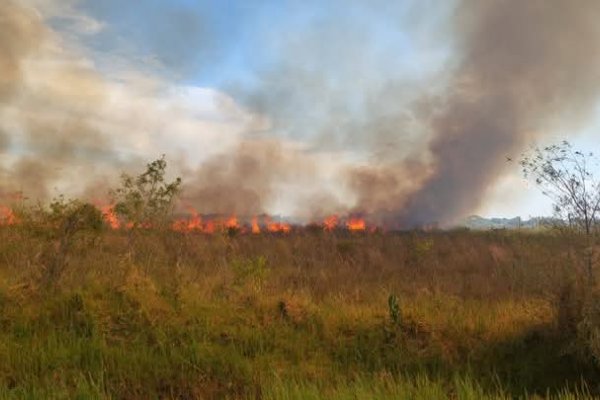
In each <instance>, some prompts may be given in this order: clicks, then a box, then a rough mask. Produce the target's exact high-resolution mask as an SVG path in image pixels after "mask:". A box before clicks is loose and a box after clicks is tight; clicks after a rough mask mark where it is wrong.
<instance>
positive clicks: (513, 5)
mask: <svg viewBox="0 0 600 400" xmlns="http://www.w3.org/2000/svg"><path fill="white" fill-rule="evenodd" d="M59 3H60V4H61V6H60V7H59V6H58V4H59ZM95 3H96V2H94V3H93V4H95ZM113 3H114V4H113ZM388 3H389V2H375V4H371V5H367V4H366V3H365V2H360V1H343V2H342V1H336V0H334V1H331V2H328V4H327V5H322V4H321V2H311V1H309V2H294V1H291V2H288V3H286V6H287V7H290V9H291V11H289V10H288V11H289V14H290V15H299V16H302V17H298V18H297V19H295V20H293V21H291V22H290V21H288V20H281V21H279V20H275V19H273V20H269V21H270V24H271V25H270V27H271V28H272V29H270V30H269V31H271V30H272V31H275V32H279V33H285V34H278V35H267V34H263V35H255V36H252V38H249V39H247V40H248V41H247V42H246V43H245V44H246V45H247V46H249V48H252V49H253V51H254V50H255V51H256V55H257V57H263V58H265V60H263V62H261V63H251V64H250V65H249V66H248V69H249V70H248V71H245V72H246V74H248V75H251V76H252V79H250V81H235V82H234V81H228V82H227V84H223V85H221V87H219V88H217V89H206V88H204V89H202V88H197V87H192V86H186V85H184V84H181V83H178V80H177V79H179V78H180V77H181V76H182V75H186V74H190V73H192V72H193V71H203V70H206V69H207V68H208V70H215V69H218V68H216V67H215V66H207V65H203V63H207V64H208V63H210V62H211V61H212V62H214V63H215V64H218V61H219V60H221V59H223V58H227V57H225V56H224V52H225V50H224V49H220V48H219V46H218V43H216V42H215V41H214V40H213V39H214V38H213V37H212V36H211V35H213V34H216V32H217V31H218V29H214V27H211V26H209V25H208V24H209V23H210V22H209V21H210V18H206V16H204V15H203V14H202V13H198V12H197V11H194V13H192V12H191V11H190V12H187V11H186V9H185V7H184V6H181V7H183V8H177V7H176V8H175V9H174V10H173V12H167V13H163V12H161V10H160V9H157V8H156V7H154V8H152V9H150V10H149V11H148V12H150V13H151V21H155V22H153V23H152V24H151V25H155V26H157V27H159V28H160V29H158V32H160V33H159V34H156V35H150V34H148V32H150V31H148V32H146V31H147V29H146V28H145V27H142V28H140V29H139V30H137V31H136V32H135V34H133V36H134V37H137V36H144V37H146V36H147V34H148V35H149V37H150V39H149V40H150V41H149V42H148V43H147V45H146V46H145V47H144V48H142V49H141V50H140V53H141V54H142V55H143V56H144V62H142V63H140V64H139V65H136V64H135V62H134V60H133V58H135V57H136V56H132V57H131V58H132V59H130V60H126V59H127V54H128V51H130V50H131V49H134V48H135V45H132V44H129V45H127V44H123V42H122V41H123V40H124V39H126V38H124V37H123V36H122V35H120V36H119V37H118V40H119V41H120V42H119V43H117V44H115V43H113V42H111V41H110V39H109V38H110V37H111V36H110V34H108V33H107V32H105V31H106V30H107V29H109V28H110V24H109V22H107V21H105V20H103V19H102V18H107V19H110V18H112V20H114V21H116V23H117V25H118V24H120V25H119V26H120V27H121V28H123V27H128V26H130V22H131V21H132V20H131V18H132V16H135V15H137V11H138V10H137V8H136V7H134V8H131V7H127V8H124V9H123V10H122V12H121V14H119V6H118V4H120V3H118V4H117V2H103V3H102V5H96V6H90V5H89V4H88V6H89V7H91V8H89V9H88V11H89V12H90V13H92V14H90V15H87V14H86V13H84V12H83V11H81V10H80V9H78V8H77V6H76V4H78V3H77V2H66V3H65V2H62V3H61V2H56V5H55V4H54V2H53V0H35V1H34V0H30V1H27V2H24V1H16V0H5V1H2V2H1V3H0V22H1V23H0V202H2V201H3V199H2V195H3V194H8V193H13V192H17V191H23V192H24V193H25V194H26V195H27V196H28V197H31V198H34V199H39V200H46V199H48V198H50V197H52V196H53V195H56V194H58V193H64V192H67V193H72V194H74V195H79V196H84V197H87V198H89V199H94V198H97V197H100V196H102V194H103V193H106V192H107V189H108V187H109V186H111V185H114V184H115V183H116V181H117V177H118V175H119V172H120V171H122V170H125V171H127V172H129V173H135V172H137V171H139V169H140V167H141V166H143V165H144V164H145V163H146V162H148V161H149V160H151V159H153V158H156V157H158V156H159V155H161V154H163V153H164V154H166V158H167V161H169V162H170V166H171V168H173V167H174V171H173V173H174V174H177V175H181V176H182V178H183V180H184V185H185V186H184V193H183V200H182V204H184V205H186V206H191V207H194V208H196V209H197V210H198V211H200V212H203V213H222V214H230V213H236V214H240V215H250V214H259V213H263V212H266V213H273V212H277V213H281V214H286V215H289V216H293V217H296V218H297V219H299V220H310V219H316V218H321V217H322V216H325V215H327V214H329V213H350V214H352V213H360V214H364V215H365V216H367V218H368V219H371V220H373V221H374V222H377V223H381V224H385V225H388V226H394V227H411V226H415V225H420V224H426V223H430V222H439V223H440V224H450V223H452V222H453V221H455V220H456V219H458V218H461V217H463V216H465V215H467V214H469V213H472V212H473V211H475V210H476V209H477V208H478V207H479V206H480V205H481V204H482V202H483V201H484V200H485V198H486V194H487V193H488V192H489V189H490V188H491V187H492V186H493V185H494V184H495V183H496V182H497V180H498V179H499V178H501V177H502V176H503V174H505V172H506V167H507V165H506V162H505V156H506V155H514V154H517V153H519V152H520V151H521V149H523V148H524V147H525V146H526V145H528V144H529V143H530V142H531V141H532V140H533V139H535V138H538V137H540V136H541V135H544V134H546V133H559V134H560V133H563V132H566V134H570V133H571V131H573V130H576V129H578V128H580V127H581V125H583V124H585V122H586V121H587V120H588V117H589V116H590V115H591V113H592V111H593V109H594V108H595V105H596V102H597V98H598V91H599V89H600V73H599V72H598V71H600V51H598V50H599V49H598V48H597V47H598V45H597V43H600V41H599V39H600V25H598V24H597V21H598V20H599V17H600V3H598V2H597V1H595V0H573V1H571V2H569V3H568V4H566V3H564V4H560V2H548V1H544V0H530V1H527V2H523V1H519V0H500V1H495V0H459V1H457V2H456V3H451V2H433V1H432V2H430V3H429V2H426V4H424V2H422V1H418V2H417V1H414V2H411V1H408V2H404V3H402V4H401V5H400V2H399V4H397V5H390V4H388ZM441 3H443V4H441ZM26 4H29V6H27V5H26ZM86 4H87V3H86ZM34 5H35V6H34ZM307 9H310V10H312V11H311V12H307V11H306V10H307ZM256 10H264V9H263V8H257V9H256ZM248 12H250V11H248ZM254 12H262V11H254ZM115 15H116V16H117V17H119V18H116V17H115ZM251 15H252V18H254V17H257V16H256V15H254V14H251ZM48 16H50V17H52V18H54V19H53V20H52V23H50V22H51V21H49V20H48V18H49V17H48ZM109 17H110V18H109ZM56 18H58V20H57V19H56ZM97 18H100V19H97ZM115 18H116V19H115ZM265 18H266V17H264V16H262V17H261V18H259V20H261V21H265ZM369 18H370V19H369ZM134 20H135V18H134ZM56 21H59V22H60V23H64V24H68V23H71V24H72V26H71V27H70V28H69V29H63V30H57V29H56V26H55V25H56ZM69 21H70V22H69ZM178 21H180V22H181V21H183V22H181V23H178ZM367 21H371V22H367ZM373 21H376V22H377V23H373ZM117 28H118V27H117ZM238 29H240V31H239V32H242V33H243V30H241V28H238ZM117 30H118V29H117ZM236 32H238V31H236ZM239 32H238V33H239ZM136 35H137V36H136ZM198 36H202V41H201V42H202V43H201V44H200V45H198V46H196V43H197V41H198V40H197V37H198ZM112 44H114V45H115V47H117V48H118V49H117V51H115V52H112V53H111V52H110V51H108V50H106V49H107V48H110V47H111V45H112ZM195 46H196V47H195ZM131 51H132V52H133V53H132V54H137V56H140V53H135V52H134V51H133V50H131ZM95 52H96V53H95ZM150 53H152V54H154V55H156V59H155V60H151V61H148V59H147V58H149V59H152V55H151V54H150ZM147 56H148V57H147ZM211 57H212V59H211ZM140 58H142V57H140ZM207 58H208V59H209V60H205V59H207ZM124 60H126V61H124ZM110 65H113V67H112V68H113V69H112V70H110V71H108V72H107V70H106V68H108V66H110ZM115 66H116V67H115ZM153 71H155V72H156V73H155V74H154V73H153ZM170 73H171V74H172V77H171V78H172V80H169V74H170Z"/></svg>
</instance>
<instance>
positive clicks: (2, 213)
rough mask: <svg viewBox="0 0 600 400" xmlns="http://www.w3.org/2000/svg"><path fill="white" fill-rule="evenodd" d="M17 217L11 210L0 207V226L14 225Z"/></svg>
mask: <svg viewBox="0 0 600 400" xmlns="http://www.w3.org/2000/svg"><path fill="white" fill-rule="evenodd" d="M17 222H18V221H17V217H16V216H15V213H14V212H13V210H12V209H10V208H9V207H6V206H0V226H1V225H14V224H16V223H17Z"/></svg>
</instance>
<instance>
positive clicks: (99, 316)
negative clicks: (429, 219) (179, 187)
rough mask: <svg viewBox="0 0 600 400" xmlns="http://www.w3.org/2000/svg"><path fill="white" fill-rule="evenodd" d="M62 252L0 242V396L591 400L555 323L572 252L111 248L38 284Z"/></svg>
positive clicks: (74, 253) (45, 244) (224, 240)
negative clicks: (529, 399) (531, 399)
mask: <svg viewBox="0 0 600 400" xmlns="http://www.w3.org/2000/svg"><path fill="white" fill-rule="evenodd" d="M58 249H59V246H57V240H54V239H51V238H49V237H47V235H45V234H44V233H43V232H35V231H32V230H31V229H27V228H26V227H19V226H17V227H10V228H1V229H0V398H32V399H33V398H74V397H77V396H79V398H128V399H129V398H139V399H145V398H184V399H187V398H190V399H191V398H262V399H321V398H323V399H370V398H373V399H386V398H390V399H391V398H394V399H396V398H407V399H431V398H442V399H443V398H461V399H479V398H485V397H486V396H489V398H511V397H513V396H525V395H526V394H530V395H532V394H538V395H541V396H547V395H551V396H556V397H560V398H565V399H566V398H587V397H590V396H591V394H594V393H600V387H598V386H597V385H598V384H597V382H598V381H600V379H598V377H599V376H600V375H599V374H598V371H597V370H596V369H595V368H594V367H593V365H592V363H591V361H589V360H587V361H586V360H585V357H581V356H578V355H577V354H575V352H574V351H573V348H572V346H571V344H572V336H571V333H570V332H569V331H567V330H565V326H567V327H568V324H565V323H564V321H563V322H561V323H560V324H559V323H558V322H557V321H558V320H559V318H558V315H557V311H556V304H555V299H556V295H557V294H558V293H560V292H561V290H562V289H563V288H564V287H565V284H566V283H565V282H568V281H569V276H570V271H572V270H573V269H576V268H579V267H580V266H579V264H578V263H577V261H576V257H574V256H573V254H575V253H576V251H577V250H578V244H577V243H571V241H570V240H569V239H568V238H564V237H562V238H559V237H554V236H551V235H547V234H525V233H523V234H517V233H512V232H496V233H478V234H476V233H468V232H454V233H437V234H417V233H411V234H402V235H398V234H387V235H382V234H374V235H349V234H344V233H340V234H335V235H334V234H325V233H313V234H309V233H305V234H293V235H289V236H285V237H283V236H268V235H264V236H263V235H261V236H238V237H228V236H225V235H215V236H204V235H180V234H176V233H173V232H167V233H158V232H142V233H140V234H138V235H135V236H131V235H129V234H127V233H121V232H105V233H103V234H101V235H99V236H91V235H87V236H86V235H82V236H80V237H79V238H78V239H77V240H76V242H75V243H74V244H73V246H72V247H71V248H70V250H69V254H66V259H67V262H68V263H67V266H66V268H65V270H64V273H63V275H62V276H61V278H60V280H59V281H58V282H55V283H54V284H53V285H51V286H44V285H42V284H40V283H39V282H41V281H42V280H41V279H40V277H41V276H43V270H44V268H45V266H46V265H48V264H49V263H50V262H51V260H52V259H53V258H56V257H57V254H56V252H57V251H58ZM61 259H62V258H61ZM390 294H395V295H397V296H398V299H399V305H400V310H401V315H400V321H399V322H398V323H394V322H393V321H392V320H391V318H390V315H389V311H388V303H387V301H388V296H389V295H390ZM561 318H563V317H561Z"/></svg>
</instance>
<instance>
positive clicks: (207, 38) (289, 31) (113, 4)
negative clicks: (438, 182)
mask: <svg viewBox="0 0 600 400" xmlns="http://www.w3.org/2000/svg"><path fill="white" fill-rule="evenodd" d="M16 3H17V4H19V5H23V6H25V7H27V8H28V9H31V10H34V12H35V13H37V14H39V15H40V18H41V19H42V21H43V24H44V25H45V27H46V28H47V29H48V30H49V31H50V32H51V37H52V38H51V39H50V40H51V44H50V45H48V46H47V47H48V49H49V50H47V51H46V52H45V53H43V55H44V57H45V58H43V57H42V56H39V59H40V60H41V59H42V58H43V59H44V60H45V61H44V62H45V63H42V62H41V61H40V62H39V63H37V64H36V63H35V62H31V65H29V64H28V67H27V68H28V69H27V71H29V73H31V74H33V72H31V71H34V72H35V71H46V70H47V69H48V68H50V67H48V65H51V66H56V65H58V64H61V63H62V64H67V63H73V65H77V66H78V67H77V68H83V69H85V70H86V71H90V73H93V74H94V76H96V77H97V78H94V79H96V80H101V81H102V82H103V85H104V86H106V88H107V89H106V92H107V93H108V94H106V98H107V99H108V100H106V99H103V100H102V107H101V110H102V111H101V112H100V111H97V115H96V117H95V119H94V127H95V129H99V130H104V129H113V130H114V133H110V134H107V135H106V137H107V138H108V139H107V140H109V141H111V143H114V142H115V141H116V140H117V139H116V138H117V137H118V138H119V139H118V140H119V141H121V142H120V143H121V144H120V145H119V146H118V152H120V155H118V157H117V158H119V159H120V160H125V159H127V158H128V157H131V158H135V159H140V160H148V159H151V158H153V157H155V155H156V154H160V152H165V153H167V156H168V157H169V156H170V157H174V158H177V159H178V160H185V161H186V166H185V167H182V168H183V169H184V170H185V169H186V168H187V169H189V170H190V171H192V172H190V171H188V172H189V173H190V174H192V175H193V169H194V168H196V167H197V166H198V165H199V164H201V163H202V162H203V161H204V160H207V159H209V158H210V156H211V155H212V154H216V153H219V152H221V151H223V149H227V148H231V147H234V146H236V143H238V141H239V140H243V139H245V138H247V137H251V138H256V137H258V138H260V140H267V141H270V140H280V141H281V143H283V146H284V147H285V146H289V147H290V148H293V149H300V150H298V151H300V152H302V154H303V155H302V157H305V158H298V160H299V161H298V162H299V163H313V162H314V163H315V165H317V164H318V165H319V166H318V167H316V166H315V167H310V168H308V167H307V169H311V171H312V173H313V174H315V176H318V177H319V178H318V179H317V178H311V177H310V176H308V175H307V176H299V175H298V174H295V175H294V176H296V177H297V182H291V183H290V184H289V193H290V194H289V195H288V194H281V195H277V196H275V197H274V199H272V200H270V201H269V202H268V204H266V205H265V206H264V207H265V208H268V209H269V210H268V211H274V212H281V213H286V212H290V213H294V212H297V209H298V205H297V204H294V205H290V204H291V203H292V202H293V201H298V199H303V198H304V197H303V196H304V195H305V193H304V192H306V191H310V190H313V189H314V190H315V191H316V189H315V188H316V187H328V188H329V189H330V191H331V193H329V194H328V196H332V197H334V198H336V201H337V202H338V203H340V204H344V203H351V201H350V202H348V201H347V199H346V198H345V197H346V196H349V195H347V192H346V190H347V187H345V186H344V185H343V184H338V183H336V182H334V181H335V179H336V178H335V171H336V170H337V168H338V167H339V166H340V165H342V164H343V165H348V164H353V163H356V164H357V165H361V164H364V163H369V160H373V159H374V158H375V159H378V158H380V157H382V158H384V159H385V158H386V157H392V156H389V155H388V154H387V152H389V153H392V152H397V153H398V154H413V153H419V152H422V151H425V148H426V147H425V145H424V143H425V137H424V135H425V134H424V133H423V132H422V128H421V127H419V121H418V120H417V121H413V122H410V121H409V122H410V123H406V122H405V121H403V122H402V124H399V125H397V126H396V125H394V124H395V123H394V122H393V121H394V120H395V118H397V114H398V113H399V111H398V110H400V109H401V108H402V107H407V108H408V107H411V106H412V105H414V104H415V102H416V99H419V98H422V97H424V96H435V93H436V91H437V90H438V89H439V88H443V87H444V85H446V83H447V80H448V77H447V71H449V70H451V69H452V68H453V67H454V66H455V65H456V64H457V63H458V62H459V61H458V60H457V56H456V51H455V50H456V48H455V47H456V43H455V38H454V37H453V35H451V34H450V33H449V32H450V31H451V29H450V19H451V18H452V16H453V13H455V6H456V4H455V3H454V2H452V1H441V0H438V1H434V0H421V1H418V0H415V1H411V0H406V1H394V2H390V1H383V0H381V1H379V0H375V1H370V2H366V1H352V0H350V1H343V0H333V1H327V2H324V1H316V0H308V1H300V0H298V1H293V0H290V1H281V0H261V1H258V0H256V1H241V0H237V1H235V0H221V1H213V0H171V1H163V0H136V1H122V0H87V1H85V0H81V1H77V0H20V1H16ZM0 29H1V28H0ZM0 32H1V31H0ZM56 48H60V52H58V51H57V50H56ZM59 53H60V54H61V56H60V57H58V58H57V56H56V54H59ZM31 58H32V59H34V61H35V57H34V56H31ZM57 60H58V61H57ZM62 64H61V65H62ZM69 65H70V64H69ZM82 65H83V67H81V66H82ZM282 66H284V67H282ZM39 79H40V80H44V79H61V78H60V76H58V75H57V76H56V77H54V78H52V77H49V78H39ZM289 80H291V81H292V83H289ZM282 81H285V82H286V83H285V85H284V84H280V82H282ZM32 82H33V83H35V79H33V78H32V79H29V80H28V85H30V86H29V87H33V89H31V93H32V94H31V96H36V95H37V94H38V93H39V89H35V88H36V87H37V86H31V85H33V83H32ZM58 84H59V83H57V85H58ZM40 85H41V84H40ZM56 90H58V89H56ZM265 92H269V95H268V96H266V95H265ZM61 93H62V91H61ZM273 93H275V94H276V95H273ZM69 96H70V97H69ZM69 96H67V100H65V103H64V105H63V106H62V108H61V111H60V112H63V113H65V114H68V111H69V109H70V107H72V104H75V103H77V104H79V103H80V100H78V98H77V94H76V93H74V94H72V95H71V94H70V95H69ZM31 102H33V100H31ZM27 104H28V103H27ZM390 104H393V105H395V106H397V107H396V108H394V109H393V113H394V115H393V118H392V116H391V114H392V112H391V111H390V110H392V107H391V106H390ZM12 107H13V108H15V107H20V106H14V104H13V106H12ZM7 112H8V111H7ZM14 113H16V111H14V110H13V114H14ZM367 113H369V114H375V115H376V116H377V118H376V119H377V120H378V121H380V120H381V121H387V120H389V121H391V122H385V135H381V136H380V135H379V134H377V135H376V134H375V133H373V132H372V131H371V127H373V126H374V125H373V121H372V119H375V118H371V117H370V115H366V114H367ZM10 115H12V114H10ZM15 115H16V114H15ZM331 115H339V119H335V118H332V117H331ZM414 115H417V116H418V113H415V114H411V116H410V118H409V117H407V119H411V118H413V119H414ZM165 118H169V123H167V122H166V121H164V119H165ZM16 119H17V117H16V116H15V120H16ZM282 121H284V122H282ZM332 121H333V122H332ZM598 121H600V118H596V121H594V120H590V121H589V122H586V124H585V125H584V126H582V127H580V128H578V129H577V130H575V131H573V130H568V131H564V132H552V133H551V134H549V135H547V136H542V137H538V139H536V141H537V142H536V141H532V142H531V143H530V144H531V145H534V144H536V143H538V144H541V145H544V144H546V142H552V141H560V140H563V139H568V140H571V141H573V142H574V143H575V144H576V145H577V146H579V147H582V148H584V149H586V150H598V151H600V141H598V139H599V138H600V124H599V123H598ZM7 124H8V123H7ZM388 125H389V126H388ZM14 126H15V127H16V128H14V129H15V132H16V131H17V130H19V128H18V124H17V123H16V122H15V124H14ZM377 126H378V127H379V122H377ZM4 129H6V127H5V128H4ZM378 129H379V128H378ZM46 134H47V135H49V134H50V133H46ZM112 148H114V146H112ZM286 148H287V147H286ZM374 148H376V149H378V152H374V151H373V149H374ZM379 150H381V152H382V153H381V154H380V153H379ZM28 151H31V149H27V148H26V146H25V145H20V144H19V142H18V140H15V141H13V145H12V147H11V152H12V155H13V156H14V155H15V154H19V152H22V153H27V152H28ZM506 156H510V157H512V158H513V159H514V160H515V161H514V162H512V163H507V165H506V167H505V169H504V170H503V172H502V174H501V176H500V177H499V178H498V181H497V182H493V183H492V184H491V185H490V187H489V189H488V191H487V193H486V195H485V196H484V200H483V203H482V204H481V205H480V206H479V207H478V209H474V210H472V211H473V213H480V214H483V215H486V216H515V215H521V216H524V217H527V216H537V215H543V214H549V213H550V205H549V202H548V201H547V200H546V199H545V198H544V197H543V196H542V195H540V194H539V192H538V191H537V189H536V188H535V187H532V185H530V184H527V183H526V182H524V180H523V179H522V177H521V174H520V168H519V166H518V164H517V163H516V160H517V159H518V158H519V154H506ZM299 157H300V156H299ZM9 158H10V157H9V156H5V162H12V161H10V160H9V161H6V160H8V159H9ZM73 162H74V163H75V164H77V163H79V164H81V163H83V161H81V160H79V159H74V161H73ZM82 168H83V167H82ZM599 173H600V171H599ZM100 175H102V174H100V173H98V176H100ZM286 179H288V178H286ZM294 179H296V178H294ZM294 184H296V186H294ZM54 185H55V186H56V187H60V188H63V187H68V185H67V184H65V183H64V182H62V181H61V180H60V179H57V180H56V182H55V183H54ZM309 185H314V186H315V188H310V190H309V189H306V188H307V187H308V186H309ZM280 186H281V188H279V189H277V190H281V191H283V188H285V187H286V185H285V184H282V185H280ZM270 190H272V188H270ZM306 198H307V199H311V198H312V197H310V196H309V197H306ZM307 201H308V200H307Z"/></svg>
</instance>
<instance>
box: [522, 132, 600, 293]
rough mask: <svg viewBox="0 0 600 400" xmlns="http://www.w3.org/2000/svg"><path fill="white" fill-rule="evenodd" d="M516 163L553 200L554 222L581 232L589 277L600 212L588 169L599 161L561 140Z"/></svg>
mask: <svg viewBox="0 0 600 400" xmlns="http://www.w3.org/2000/svg"><path fill="white" fill-rule="evenodd" d="M520 165H521V166H522V168H523V174H524V176H525V177H526V178H529V179H532V180H534V181H535V183H536V184H537V185H538V186H539V187H540V189H541V190H542V193H543V194H544V195H546V196H547V197H549V198H550V199H551V200H552V201H553V205H554V211H555V214H556V217H557V221H558V224H560V225H561V226H564V227H567V228H568V229H569V231H572V232H576V233H579V234H583V235H585V238H586V240H587V252H586V253H587V254H586V260H587V269H588V277H589V279H590V281H592V278H593V274H592V263H593V242H594V239H595V236H597V234H598V233H599V224H598V218H599V216H600V181H598V179H597V178H596V177H595V176H594V174H593V172H592V169H593V167H594V166H598V165H599V162H598V158H596V157H595V156H594V154H593V153H591V152H585V153H584V152H582V151H579V150H575V149H574V148H573V146H572V145H571V143H569V142H567V141H563V142H562V143H560V144H555V145H551V146H547V147H543V148H539V147H537V148H534V149H533V150H532V151H531V152H530V153H528V154H526V155H524V156H523V157H522V159H521V161H520Z"/></svg>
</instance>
